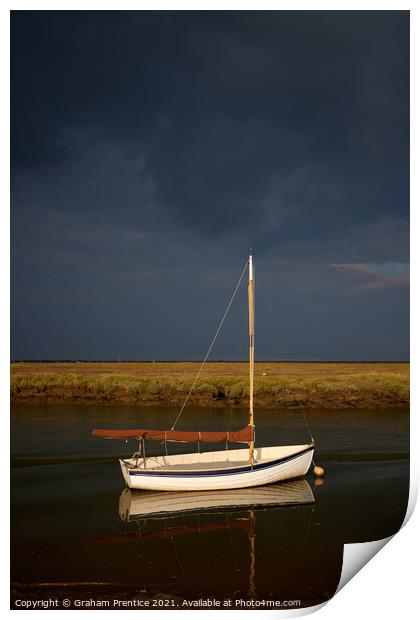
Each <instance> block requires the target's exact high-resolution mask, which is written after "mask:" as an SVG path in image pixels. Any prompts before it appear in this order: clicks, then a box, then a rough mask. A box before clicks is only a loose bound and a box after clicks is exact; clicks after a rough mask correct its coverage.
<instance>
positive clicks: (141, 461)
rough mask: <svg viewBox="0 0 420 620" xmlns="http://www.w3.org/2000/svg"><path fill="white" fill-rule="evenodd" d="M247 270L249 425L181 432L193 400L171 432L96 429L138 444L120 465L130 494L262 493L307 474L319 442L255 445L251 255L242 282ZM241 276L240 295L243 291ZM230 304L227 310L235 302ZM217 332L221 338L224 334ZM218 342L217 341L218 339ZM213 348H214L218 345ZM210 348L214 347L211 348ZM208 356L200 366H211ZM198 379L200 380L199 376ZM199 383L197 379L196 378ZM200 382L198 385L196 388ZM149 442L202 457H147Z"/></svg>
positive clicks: (99, 434)
mask: <svg viewBox="0 0 420 620" xmlns="http://www.w3.org/2000/svg"><path fill="white" fill-rule="evenodd" d="M247 267H248V273H249V277H248V313H249V418H248V425H247V426H246V427H245V428H242V429H240V430H238V431H221V432H217V431H216V432H214V431H205V432H200V431H179V430H176V429H175V425H176V423H177V422H178V419H179V417H180V415H181V413H182V411H183V409H184V406H185V404H186V401H187V400H188V396H189V395H190V394H191V391H192V388H191V390H190V392H189V394H188V396H187V399H186V401H185V402H184V405H183V407H182V408H181V411H180V413H179V414H178V416H177V419H176V420H175V423H174V425H173V426H172V428H170V429H168V430H152V429H129V430H120V429H115V430H108V429H94V430H93V431H92V434H93V435H95V436H97V437H102V438H104V439H120V440H128V439H135V440H137V441H138V442H139V449H138V451H137V452H135V453H134V455H133V456H132V457H131V458H129V459H120V461H119V463H120V467H121V471H122V474H123V477H124V480H125V482H126V484H127V486H128V487H129V488H130V489H144V490H150V491H211V490H213V491H215V490H223V489H242V488H247V487H257V486H261V485H265V484H270V483H273V482H280V481H283V480H291V479H294V478H302V477H304V476H305V475H306V473H307V472H308V469H309V467H310V465H311V462H312V460H313V454H314V442H313V441H312V437H311V442H310V443H306V444H299V445H288V446H270V447H257V446H256V445H255V424H254V302H255V299H254V264H253V258H252V255H251V256H250V257H249V260H248V261H247V264H246V265H245V268H244V271H243V272H242V276H243V274H244V272H245V270H246V268H247ZM242 276H241V278H240V280H239V282H238V285H237V287H236V289H235V292H234V295H235V294H236V291H237V290H238V287H239V284H240V282H241V280H242ZM234 295H233V296H232V299H231V300H230V303H229V305H228V309H227V311H226V312H225V315H224V317H223V319H222V323H223V320H224V318H225V317H226V314H227V312H228V310H229V308H230V305H231V303H232V301H233V297H234ZM222 323H221V324H220V325H219V329H218V331H217V332H216V336H217V334H218V332H219V330H220V327H221V325H222ZM216 336H215V338H216ZM215 338H214V339H213V342H212V345H213V343H214V340H215ZM212 345H211V346H212ZM211 346H210V349H209V351H208V353H207V356H206V358H205V360H204V362H203V364H202V366H201V369H202V368H203V366H204V363H205V362H206V360H207V357H208V355H209V352H210V350H211ZM201 369H200V370H201ZM197 377H198V375H197ZM196 380H197V378H196ZM194 385H195V382H194V384H193V387H194ZM146 440H155V441H160V442H164V444H165V447H167V442H198V446H199V450H198V452H193V453H189V454H173V455H169V456H168V454H167V450H166V454H165V455H162V456H157V457H156V456H149V457H147V456H146V450H145V448H146V443H145V442H146ZM222 441H224V442H226V449H225V450H219V451H214V452H201V451H200V447H201V444H202V443H215V442H222ZM230 443H241V444H247V448H243V449H229V444H230Z"/></svg>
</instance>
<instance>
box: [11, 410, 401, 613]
mask: <svg viewBox="0 0 420 620" xmlns="http://www.w3.org/2000/svg"><path fill="white" fill-rule="evenodd" d="M176 414H177V411H175V410H171V409H152V408H150V409H143V410H139V409H134V408H132V407H109V408H107V407H104V406H101V407H80V406H77V407H71V406H66V407H64V406H62V407H56V406H54V407H53V406H48V407H45V406H44V407H16V408H14V409H13V411H12V473H11V483H12V581H13V593H12V601H13V600H14V599H15V598H16V597H21V598H23V597H25V598H31V597H32V598H39V597H43V598H45V597H46V596H54V597H55V595H56V594H57V593H58V594H60V595H61V597H63V596H68V597H69V598H70V599H72V600H73V599H74V598H85V599H86V598H89V597H93V598H104V597H110V599H111V600H112V598H113V597H114V596H115V597H117V598H125V599H130V598H133V597H137V598H139V597H140V598H141V597H143V598H144V597H147V596H152V595H156V594H158V593H163V594H164V595H167V596H169V595H171V596H173V597H179V600H181V599H184V598H185V599H196V598H199V597H203V596H204V597H215V598H219V599H223V598H224V597H227V598H243V599H245V598H247V597H253V598H256V599H276V600H284V599H289V600H293V599H300V600H301V605H302V606H307V605H313V604H316V603H319V602H321V601H324V600H326V599H328V598H330V597H331V596H332V595H333V594H334V591H335V589H336V587H337V585H338V582H339V580H340V573H341V562H342V554H343V544H344V543H355V542H366V541H370V540H377V539H381V538H384V537H387V536H390V535H391V534H393V533H395V532H396V531H397V530H398V529H399V527H400V525H401V523H402V521H403V519H404V515H405V510H406V506H407V499H408V487H409V462H408V456H409V414H408V411H405V410H383V411H381V410H376V411H372V410H346V411H333V410H325V411H308V412H307V416H308V419H309V421H310V424H311V427H312V431H313V435H314V437H315V440H316V462H317V464H321V465H322V466H324V467H325V469H326V478H325V483H324V484H323V485H322V486H315V485H314V483H313V480H312V478H311V476H308V483H309V485H310V487H311V490H312V493H313V497H314V499H315V501H314V502H313V503H309V504H308V503H303V501H304V500H305V498H306V499H307V494H306V495H305V493H303V495H302V498H301V499H302V503H298V504H297V505H293V506H290V505H282V497H283V494H284V493H283V491H282V488H281V486H282V485H276V486H275V487H272V488H270V494H271V496H272V501H270V502H269V504H270V505H269V506H259V505H258V501H257V498H256V496H255V492H254V490H249V492H248V496H247V497H248V500H247V503H246V505H241V506H238V507H236V508H233V507H231V506H229V507H226V508H220V509H217V510H208V509H205V508H203V507H202V506H201V507H200V501H199V498H197V501H196V502H195V505H194V501H195V500H191V499H189V502H190V503H191V501H192V504H193V506H192V508H193V509H192V510H190V511H189V512H187V513H176V512H175V513H174V514H171V513H168V514H166V515H165V516H159V517H156V516H153V517H151V516H150V515H149V517H147V516H144V514H139V510H138V502H139V501H140V505H141V501H142V494H141V493H137V494H136V493H132V494H130V493H128V492H127V491H124V484H123V480H122V475H121V472H120V469H119V465H118V463H117V458H118V457H121V456H130V455H131V453H132V452H133V451H134V449H135V444H133V443H130V444H126V443H125V442H119V441H113V442H111V441H104V440H101V439H97V438H94V437H92V436H91V434H90V431H91V429H92V428H94V427H104V428H105V427H108V428H109V427H115V428H127V427H128V428H129V427H139V426H144V427H147V426H151V427H161V428H164V427H168V425H170V424H171V423H172V422H173V420H174V418H175V417H176ZM198 420H199V426H200V429H201V430H218V429H222V428H228V427H230V428H231V429H232V430H234V429H238V428H240V427H242V425H244V424H246V420H247V414H246V412H245V411H237V410H235V411H231V410H211V411H205V410H202V409H198V410H196V411H194V410H191V411H188V412H184V413H183V416H182V421H181V422H180V424H179V426H178V428H179V429H195V428H197V426H198V423H197V421H198ZM256 423H257V445H279V444H287V443H295V442H297V443H304V442H306V441H307V440H308V433H307V430H306V427H305V424H304V422H303V417H302V414H301V412H299V411H283V412H273V411H258V412H257V415H256ZM193 449H194V448H193ZM206 449H207V448H206ZM208 449H211V446H209V447H208ZM214 449H220V445H217V446H214ZM161 450H162V447H161V446H160V445H159V444H156V443H154V442H153V443H152V442H150V443H149V450H148V453H149V454H157V453H159V451H161ZM182 451H184V452H185V451H191V447H190V449H188V448H186V447H185V446H183V445H180V446H179V445H171V444H169V452H170V453H174V452H182ZM279 487H280V488H279ZM302 488H303V491H304V490H305V487H302ZM310 492H311V491H309V493H310ZM253 493H254V495H253ZM121 496H122V497H121ZM165 496H167V499H166V498H165ZM120 500H121V505H122V506H124V510H122V511H121V512H122V516H120V508H119V506H120ZM162 502H163V504H162V505H163V506H164V509H165V510H169V509H170V507H171V502H172V503H173V500H171V494H163V498H162ZM181 504H182V498H181ZM140 512H141V511H140ZM174 600H175V604H177V601H178V598H174Z"/></svg>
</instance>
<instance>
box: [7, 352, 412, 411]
mask: <svg viewBox="0 0 420 620" xmlns="http://www.w3.org/2000/svg"><path fill="white" fill-rule="evenodd" d="M199 367H200V364H198V363H196V362H156V363H152V362H120V363H117V362H63V363H62V362H38V363H34V362H19V363H13V364H12V366H11V372H12V377H11V399H12V403H28V404H31V403H41V402H45V403H48V402H49V403H60V402H70V403H75V402H81V403H89V402H91V403H98V402H104V403H127V404H128V403H130V404H133V405H139V406H146V405H155V406H156V405H162V406H165V405H180V404H182V402H183V401H184V399H185V397H186V395H187V394H188V391H189V389H190V387H191V385H192V383H193V381H194V378H195V375H196V373H197V371H198V369H199ZM248 396H249V388H248V365H247V364H246V363H241V362H210V363H208V364H206V366H205V367H204V370H203V372H202V374H201V375H200V378H199V380H198V382H197V384H196V387H195V389H194V391H193V393H192V394H191V397H190V401H189V402H190V403H191V405H194V406H205V407H218V406H223V407H226V406H244V405H246V403H247V400H248ZM409 396H410V394H409V364H408V363H334V362H333V363H317V362H257V363H256V365H255V405H256V406H257V407H258V406H259V407H268V408H270V407H272V408H275V407H290V408H296V407H327V408H332V409H336V408H337V409H342V408H347V407H372V408H374V407H406V406H407V405H408V404H409Z"/></svg>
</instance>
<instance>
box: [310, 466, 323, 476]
mask: <svg viewBox="0 0 420 620" xmlns="http://www.w3.org/2000/svg"><path fill="white" fill-rule="evenodd" d="M312 471H313V474H314V476H315V478H323V477H324V476H325V471H324V468H323V467H318V466H317V465H315V467H314V468H313V470H312Z"/></svg>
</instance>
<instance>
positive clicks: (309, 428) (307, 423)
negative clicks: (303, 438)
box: [302, 409, 315, 443]
mask: <svg viewBox="0 0 420 620" xmlns="http://www.w3.org/2000/svg"><path fill="white" fill-rule="evenodd" d="M302 415H303V419H304V420H305V424H306V427H307V429H308V432H309V435H310V437H311V443H315V439H314V438H313V435H312V431H311V427H310V426H309V422H308V418H307V416H306V413H305V411H304V410H303V409H302Z"/></svg>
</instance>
